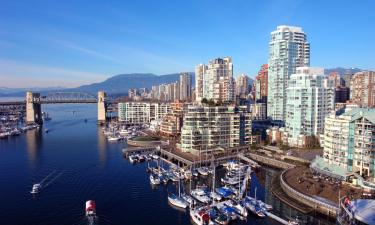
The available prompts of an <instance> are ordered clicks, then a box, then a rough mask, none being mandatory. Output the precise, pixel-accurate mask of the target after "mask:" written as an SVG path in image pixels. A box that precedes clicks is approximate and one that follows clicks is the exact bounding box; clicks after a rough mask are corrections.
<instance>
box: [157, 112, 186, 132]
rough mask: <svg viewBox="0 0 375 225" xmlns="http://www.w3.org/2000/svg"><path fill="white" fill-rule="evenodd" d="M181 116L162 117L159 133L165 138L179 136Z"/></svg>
mask: <svg viewBox="0 0 375 225" xmlns="http://www.w3.org/2000/svg"><path fill="white" fill-rule="evenodd" d="M182 119H183V117H182V115H181V114H170V115H166V116H165V117H163V119H162V120H161V124H160V132H161V134H162V135H165V136H179V135H180V134H181V126H182Z"/></svg>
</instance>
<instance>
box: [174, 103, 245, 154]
mask: <svg viewBox="0 0 375 225" xmlns="http://www.w3.org/2000/svg"><path fill="white" fill-rule="evenodd" d="M250 143H251V114H250V113H249V112H247V111H244V110H240V109H239V108H237V107H234V106H203V105H188V106H187V108H186V110H185V112H184V121H183V126H182V129H181V144H180V148H181V150H182V151H184V152H191V153H193V154H195V155H199V154H200V153H203V154H205V153H209V152H213V151H217V150H219V149H221V150H222V149H226V148H229V147H235V146H240V145H248V144H250Z"/></svg>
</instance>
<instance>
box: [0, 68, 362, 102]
mask: <svg viewBox="0 0 375 225" xmlns="http://www.w3.org/2000/svg"><path fill="white" fill-rule="evenodd" d="M359 71H362V70H361V69H359V68H343V67H336V68H331V69H325V74H329V73H331V72H338V73H339V74H340V75H341V76H344V74H346V73H350V74H353V73H356V72H359ZM190 74H191V76H192V82H193V85H194V81H195V78H194V77H195V75H194V73H193V72H190ZM179 78H180V74H179V73H172V74H165V75H155V74H153V73H131V74H119V75H115V76H112V77H110V78H108V79H106V80H105V81H103V82H99V83H93V84H89V85H83V86H80V87H77V88H63V87H48V88H3V87H0V97H4V96H12V97H13V96H24V95H25V92H26V91H27V90H30V91H35V92H40V93H41V94H42V95H46V94H47V93H48V92H56V91H66V92H87V93H91V94H95V95H96V93H97V92H98V91H101V90H104V91H105V92H107V93H108V94H127V91H128V89H129V88H143V87H144V88H148V89H151V87H152V86H153V85H159V84H163V83H172V82H175V81H177V80H179ZM252 82H253V79H251V78H250V80H249V85H251V84H252Z"/></svg>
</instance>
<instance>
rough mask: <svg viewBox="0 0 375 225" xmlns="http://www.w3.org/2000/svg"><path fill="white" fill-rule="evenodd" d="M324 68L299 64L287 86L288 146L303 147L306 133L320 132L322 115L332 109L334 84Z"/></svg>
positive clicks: (326, 114) (322, 121)
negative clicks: (329, 80)
mask: <svg viewBox="0 0 375 225" xmlns="http://www.w3.org/2000/svg"><path fill="white" fill-rule="evenodd" d="M329 84H330V83H328V82H325V76H324V69H323V68H312V67H298V68H297V70H296V73H295V74H292V75H291V76H290V80H289V86H288V88H287V104H286V121H285V135H286V139H287V142H288V144H289V145H290V146H294V147H304V145H305V140H306V137H310V136H317V135H319V134H322V133H323V130H324V118H325V117H326V116H328V115H329V114H330V112H331V111H332V110H334V101H335V96H334V87H333V85H332V86H330V85H329Z"/></svg>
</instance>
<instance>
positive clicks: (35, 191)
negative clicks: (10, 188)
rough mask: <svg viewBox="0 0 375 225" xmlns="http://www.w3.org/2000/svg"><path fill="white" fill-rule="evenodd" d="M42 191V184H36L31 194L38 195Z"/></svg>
mask: <svg viewBox="0 0 375 225" xmlns="http://www.w3.org/2000/svg"><path fill="white" fill-rule="evenodd" d="M41 189H42V185H41V184H34V185H33V188H32V190H31V191H30V193H31V194H38V193H39V192H40V190H41Z"/></svg>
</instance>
